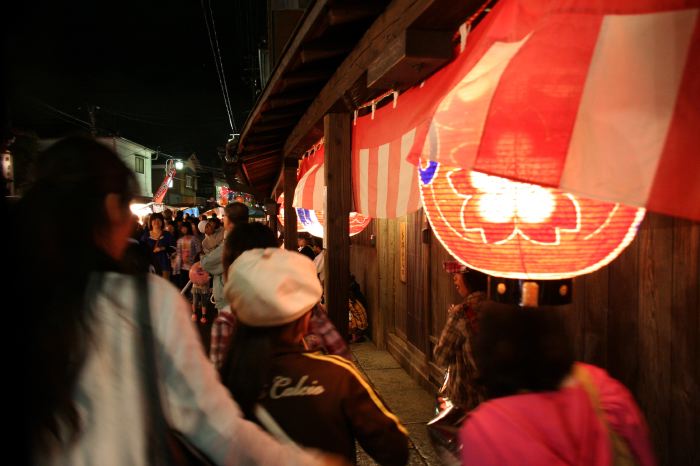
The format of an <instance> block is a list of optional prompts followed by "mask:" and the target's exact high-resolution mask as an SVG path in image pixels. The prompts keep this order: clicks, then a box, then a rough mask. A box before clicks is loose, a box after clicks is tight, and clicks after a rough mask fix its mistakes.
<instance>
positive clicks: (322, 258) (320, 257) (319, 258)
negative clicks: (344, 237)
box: [314, 249, 326, 285]
mask: <svg viewBox="0 0 700 466" xmlns="http://www.w3.org/2000/svg"><path fill="white" fill-rule="evenodd" d="M325 263H326V250H325V249H322V250H321V252H319V253H318V254H316V257H314V265H316V273H317V274H318V278H319V280H321V285H323V283H324V282H325V281H326V266H325Z"/></svg>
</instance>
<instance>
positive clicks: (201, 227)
mask: <svg viewBox="0 0 700 466" xmlns="http://www.w3.org/2000/svg"><path fill="white" fill-rule="evenodd" d="M206 226H207V221H206V220H202V221H201V222H199V223H198V224H197V230H199V232H200V233H201V234H204V228H205V227H206Z"/></svg>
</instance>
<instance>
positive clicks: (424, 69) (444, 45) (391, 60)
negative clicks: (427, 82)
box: [367, 29, 453, 89]
mask: <svg viewBox="0 0 700 466" xmlns="http://www.w3.org/2000/svg"><path fill="white" fill-rule="evenodd" d="M452 49H453V46H452V32H449V31H423V30H414V29H407V30H405V31H403V33H402V34H401V35H399V37H397V38H396V39H394V40H393V41H392V42H391V43H389V44H387V47H386V51H385V53H383V54H381V55H380V56H379V57H378V58H377V59H376V60H375V61H374V62H373V63H371V64H370V65H369V68H368V69H367V84H368V86H369V87H370V88H371V89H388V88H389V89H391V88H393V89H397V88H399V87H402V86H403V87H405V86H410V85H413V84H415V83H417V82H420V81H421V80H423V79H425V78H427V77H428V76H430V75H431V74H432V73H433V72H435V71H436V70H437V69H438V68H440V67H441V66H443V65H444V64H446V63H447V62H449V61H450V60H451V59H452V53H453V51H452Z"/></svg>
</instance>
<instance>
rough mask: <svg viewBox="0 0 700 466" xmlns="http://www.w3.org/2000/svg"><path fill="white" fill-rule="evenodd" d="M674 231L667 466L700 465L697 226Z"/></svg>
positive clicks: (679, 225)
mask: <svg viewBox="0 0 700 466" xmlns="http://www.w3.org/2000/svg"><path fill="white" fill-rule="evenodd" d="M673 230H674V231H673V234H674V236H673V303H672V307H671V355H672V358H671V370H670V372H671V374H670V378H671V393H670V395H669V396H670V398H671V400H672V401H673V403H672V405H671V415H670V419H671V421H672V422H671V428H670V432H669V433H670V443H669V451H670V455H669V463H670V464H674V465H685V464H700V448H698V446H697V445H698V443H699V442H698V437H699V436H700V342H699V341H698V340H699V338H700V278H699V277H700V223H693V222H690V221H688V220H681V219H675V225H674V229H673ZM691 445H695V446H696V447H695V448H688V447H689V446H691Z"/></svg>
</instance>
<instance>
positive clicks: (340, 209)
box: [285, 113, 352, 336]
mask: <svg viewBox="0 0 700 466" xmlns="http://www.w3.org/2000/svg"><path fill="white" fill-rule="evenodd" d="M350 118H351V117H350V114H349V113H329V114H327V115H326V116H325V117H324V118H323V131H324V138H325V154H326V155H325V162H324V163H325V176H326V225H325V237H326V245H327V247H326V251H327V252H326V254H327V256H326V261H325V268H326V280H325V288H326V289H325V295H326V306H327V309H328V317H329V318H330V319H331V321H332V322H333V324H334V325H335V326H336V328H337V329H338V332H340V334H341V335H343V336H346V335H347V334H348V291H349V288H350V220H349V215H350V209H351V203H352V186H351V172H350V169H351V143H352V122H351V120H350ZM285 197H286V194H285Z"/></svg>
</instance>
